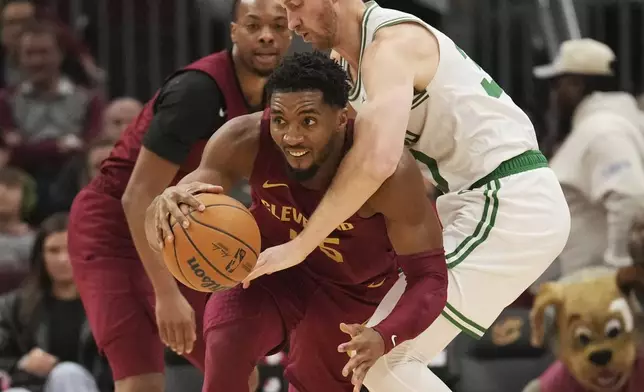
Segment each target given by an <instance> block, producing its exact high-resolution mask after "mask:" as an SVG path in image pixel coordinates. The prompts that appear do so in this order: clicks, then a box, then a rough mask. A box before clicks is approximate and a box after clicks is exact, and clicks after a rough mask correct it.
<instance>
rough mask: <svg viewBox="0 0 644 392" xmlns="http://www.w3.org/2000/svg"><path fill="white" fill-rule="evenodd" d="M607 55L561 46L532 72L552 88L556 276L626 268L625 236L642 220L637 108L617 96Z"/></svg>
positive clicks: (643, 157) (642, 155)
mask: <svg viewBox="0 0 644 392" xmlns="http://www.w3.org/2000/svg"><path fill="white" fill-rule="evenodd" d="M614 60H615V54H614V53H613V51H612V50H611V49H610V48H609V47H608V46H606V45H605V44H603V43H601V42H597V41H594V40H592V39H578V40H570V41H566V42H564V43H563V44H562V45H561V47H560V49H559V53H558V55H557V57H556V58H555V60H554V61H553V63H552V64H549V65H545V66H540V67H536V68H535V69H534V74H535V76H536V77H537V78H541V79H546V80H548V81H549V82H550V85H551V91H552V93H551V98H552V99H554V100H555V101H554V102H553V103H554V104H555V108H556V110H557V117H558V118H557V120H558V124H559V129H558V142H559V144H558V148H557V149H556V152H555V154H554V156H553V158H552V159H551V161H550V164H551V167H552V169H553V170H554V172H555V173H556V175H557V177H558V178H559V181H560V183H561V185H562V188H563V190H564V194H565V196H566V200H567V201H568V205H569V207H570V214H571V232H570V236H569V238H568V242H567V244H566V246H565V248H564V251H563V252H562V253H561V255H560V256H559V258H558V260H559V263H560V265H561V273H562V275H564V276H565V275H567V274H569V273H571V272H574V271H576V270H578V269H580V268H583V267H588V266H591V265H609V266H614V267H620V266H624V265H630V264H631V263H632V260H631V258H630V256H629V253H628V238H629V231H630V229H631V227H632V225H633V223H634V221H635V220H636V219H637V217H638V216H640V217H641V216H644V163H643V161H644V134H643V133H642V131H641V129H640V125H639V124H640V119H639V118H640V115H641V114H640V113H639V110H638V108H637V102H636V100H635V98H634V97H633V96H631V95H630V94H627V93H624V92H620V91H615V90H616V88H615V87H614V85H615V78H614V75H613V71H612V63H613V61H614Z"/></svg>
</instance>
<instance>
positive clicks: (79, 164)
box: [50, 137, 116, 211]
mask: <svg viewBox="0 0 644 392" xmlns="http://www.w3.org/2000/svg"><path fill="white" fill-rule="evenodd" d="M115 140H116V139H112V138H109V137H103V138H99V139H97V140H95V141H94V142H92V143H91V144H90V145H89V147H88V148H87V150H86V151H84V152H83V153H81V154H79V155H77V156H75V157H74V158H73V159H71V160H70V161H69V162H68V163H67V165H66V166H65V167H64V168H63V170H61V172H60V174H59V176H58V178H57V179H56V181H55V182H54V183H53V184H52V187H51V192H50V199H51V203H52V206H53V208H54V209H55V210H57V211H68V210H69V208H70V207H71V205H72V201H73V200H74V197H76V194H77V193H78V192H80V190H81V189H82V188H83V187H84V186H85V185H87V184H88V183H89V181H90V180H91V179H92V178H94V176H96V174H97V173H98V169H99V167H100V166H101V163H102V162H103V160H105V158H107V157H108V156H109V155H110V152H111V151H112V147H114V142H115Z"/></svg>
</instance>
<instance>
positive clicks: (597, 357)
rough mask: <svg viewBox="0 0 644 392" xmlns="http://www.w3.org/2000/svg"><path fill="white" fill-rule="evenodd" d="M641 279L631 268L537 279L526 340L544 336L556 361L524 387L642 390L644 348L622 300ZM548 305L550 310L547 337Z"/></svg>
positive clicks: (572, 391)
mask: <svg viewBox="0 0 644 392" xmlns="http://www.w3.org/2000/svg"><path fill="white" fill-rule="evenodd" d="M581 275H583V274H580V276H581ZM642 278H644V275H641V274H639V275H638V273H637V271H635V270H634V269H631V270H630V272H628V273H626V272H624V273H623V272H622V271H619V273H615V272H610V273H604V274H601V275H597V274H594V275H593V274H591V276H585V277H583V278H580V279H576V280H573V281H572V282H551V283H545V284H543V285H542V286H541V288H540V290H539V294H538V295H537V298H536V299H535V303H534V307H533V309H532V312H531V324H532V344H533V345H535V346H542V345H543V344H544V341H545V340H548V341H549V343H551V344H552V348H553V349H554V351H555V353H556V356H557V358H558V360H557V361H556V362H555V363H554V364H552V365H551V366H550V367H549V368H548V369H547V370H546V371H545V372H544V373H543V374H542V375H541V377H539V378H538V379H536V380H533V381H532V382H531V383H529V384H528V386H527V387H526V388H525V389H524V392H642V391H644V352H642V351H641V350H639V347H638V343H639V339H638V334H637V333H636V322H635V319H634V316H633V312H632V311H631V308H630V306H629V302H628V297H629V296H630V294H631V291H632V290H633V289H635V287H636V286H639V285H641V284H642V283H643V282H644V281H641V280H638V279H642ZM548 308H554V311H555V316H554V321H553V324H554V325H553V331H552V332H553V333H552V335H553V336H552V337H551V339H546V331H545V329H546V327H545V323H544V319H545V318H546V311H547V309H548Z"/></svg>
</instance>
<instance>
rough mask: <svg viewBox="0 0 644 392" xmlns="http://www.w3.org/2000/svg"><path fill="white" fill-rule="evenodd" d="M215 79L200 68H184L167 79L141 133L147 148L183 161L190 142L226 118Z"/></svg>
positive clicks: (169, 157) (177, 160) (211, 131)
mask: <svg viewBox="0 0 644 392" xmlns="http://www.w3.org/2000/svg"><path fill="white" fill-rule="evenodd" d="M223 105H224V99H223V96H222V93H221V91H220V90H219V87H218V86H217V83H216V82H215V81H214V80H213V79H212V78H211V77H210V76H208V75H206V74H205V73H203V72H201V71H186V72H184V73H181V74H178V75H177V76H175V77H173V78H171V79H170V80H168V81H167V82H166V84H165V85H164V86H163V87H162V88H161V91H160V92H159V95H158V96H157V99H156V101H155V103H154V117H153V118H152V122H151V123H150V127H149V129H148V131H147V132H146V134H145V136H144V137H143V145H144V146H145V148H147V149H148V150H150V151H152V152H154V153H155V154H157V155H159V156H160V157H162V158H164V159H167V160H168V161H170V162H173V163H175V164H178V165H180V164H182V163H183V161H184V160H185V159H186V157H187V156H188V154H189V153H190V149H191V148H192V146H193V145H194V144H195V143H196V142H197V141H199V140H202V139H207V138H208V137H209V136H210V135H211V134H212V133H213V131H214V130H216V129H217V128H219V127H220V126H221V125H223V123H224V122H225V121H226V118H225V116H224V117H222V116H220V114H219V113H220V108H222V107H223Z"/></svg>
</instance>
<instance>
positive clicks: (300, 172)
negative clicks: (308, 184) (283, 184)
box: [286, 141, 336, 182]
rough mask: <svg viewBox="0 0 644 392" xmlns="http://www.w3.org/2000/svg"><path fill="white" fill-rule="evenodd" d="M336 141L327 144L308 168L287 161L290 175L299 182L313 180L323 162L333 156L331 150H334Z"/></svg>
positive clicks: (287, 169) (287, 170)
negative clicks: (297, 167)
mask: <svg viewBox="0 0 644 392" xmlns="http://www.w3.org/2000/svg"><path fill="white" fill-rule="evenodd" d="M335 142H336V141H330V142H329V143H328V144H327V146H326V148H325V149H324V150H323V151H322V154H321V155H320V157H319V158H318V159H317V160H316V161H315V162H313V164H312V165H311V166H310V167H308V168H306V169H296V168H294V167H292V166H291V165H289V164H288V162H287V163H286V172H287V174H288V176H289V177H290V178H292V179H294V180H295V181H297V182H305V181H309V180H311V179H312V178H313V177H315V175H316V174H318V171H319V170H320V167H321V166H322V164H324V162H326V161H327V160H328V159H329V157H330V156H331V151H333V148H334V145H335Z"/></svg>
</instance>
